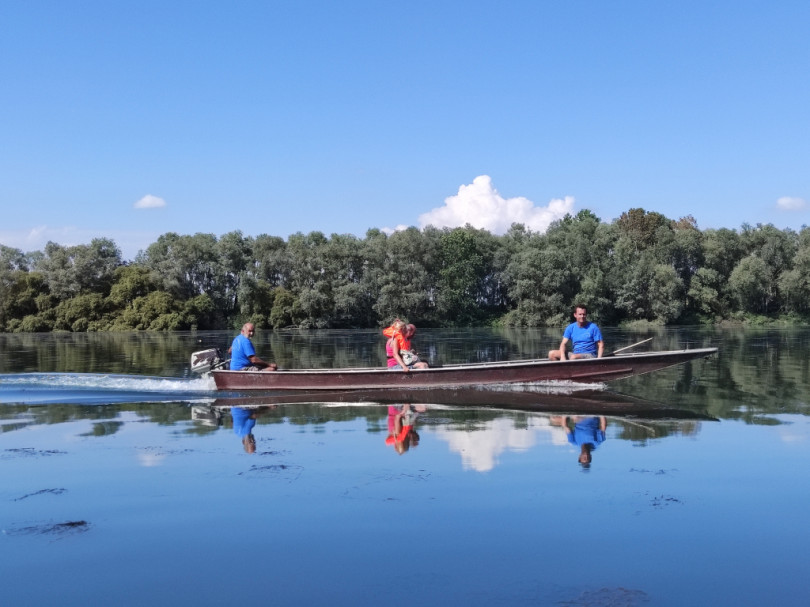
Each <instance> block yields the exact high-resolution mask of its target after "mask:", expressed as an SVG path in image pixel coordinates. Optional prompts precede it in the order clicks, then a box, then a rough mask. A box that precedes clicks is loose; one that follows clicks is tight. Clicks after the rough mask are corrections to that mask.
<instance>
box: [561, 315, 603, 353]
mask: <svg viewBox="0 0 810 607" xmlns="http://www.w3.org/2000/svg"><path fill="white" fill-rule="evenodd" d="M563 337H565V338H567V339H569V340H571V342H573V344H574V349H573V352H574V354H585V353H589V354H597V353H598V352H599V349H598V348H597V346H596V342H598V341H602V332H601V331H600V330H599V327H597V326H596V325H595V324H594V323H592V322H589V321H588V322H586V323H585V326H584V327H580V326H579V325H578V324H577V323H575V322H572V323H571V324H570V325H568V326H567V327H566V328H565V333H563Z"/></svg>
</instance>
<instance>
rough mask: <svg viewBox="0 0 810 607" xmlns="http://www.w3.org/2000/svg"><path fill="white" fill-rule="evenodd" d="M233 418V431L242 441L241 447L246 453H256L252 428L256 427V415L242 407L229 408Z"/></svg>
mask: <svg viewBox="0 0 810 607" xmlns="http://www.w3.org/2000/svg"><path fill="white" fill-rule="evenodd" d="M231 417H232V418H233V431H234V434H237V435H238V436H239V437H241V439H242V445H243V446H244V447H245V451H246V452H247V453H254V452H255V451H256V438H255V437H254V436H253V426H255V425H256V414H255V413H254V412H253V411H251V410H249V409H245V408H243V407H231Z"/></svg>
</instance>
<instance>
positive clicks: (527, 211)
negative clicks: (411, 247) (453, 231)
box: [419, 175, 574, 234]
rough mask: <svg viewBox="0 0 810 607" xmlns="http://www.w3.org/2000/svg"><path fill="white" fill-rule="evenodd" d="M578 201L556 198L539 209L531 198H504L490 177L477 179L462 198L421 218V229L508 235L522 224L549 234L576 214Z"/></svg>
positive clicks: (461, 190) (463, 189)
mask: <svg viewBox="0 0 810 607" xmlns="http://www.w3.org/2000/svg"><path fill="white" fill-rule="evenodd" d="M573 209H574V198H573V197H572V196H566V197H565V198H554V199H552V200H551V201H549V203H548V205H547V206H544V207H541V206H535V204H534V203H533V202H532V201H531V200H529V199H528V198H523V197H522V196H520V197H517V198H504V197H503V196H501V195H500V194H499V193H498V190H496V189H495V188H494V187H493V185H492V179H491V178H490V177H489V176H488V175H481V176H479V177H476V178H475V179H474V180H473V182H472V183H471V184H470V185H462V186H461V187H460V188H459V189H458V194H456V195H455V196H450V197H448V198H446V199H445V201H444V206H443V207H439V208H436V209H433V210H432V211H428V212H427V213H424V214H422V215H420V216H419V226H420V227H421V228H424V227H426V226H428V225H433V226H435V227H437V228H445V227H447V228H455V227H459V226H463V225H465V224H468V223H469V224H470V225H472V226H473V227H476V228H479V229H485V230H488V231H489V232H492V233H493V234H504V233H506V231H507V230H508V229H509V228H510V226H511V225H512V224H513V223H522V224H524V225H525V226H526V227H527V228H529V229H531V230H533V231H535V232H545V230H546V229H547V228H548V226H549V225H550V224H551V223H552V222H553V221H555V220H557V219H562V218H563V217H565V215H566V214H568V213H573Z"/></svg>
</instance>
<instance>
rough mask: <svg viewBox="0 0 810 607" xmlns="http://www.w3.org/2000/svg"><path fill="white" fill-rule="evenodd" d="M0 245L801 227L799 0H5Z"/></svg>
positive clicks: (809, 184) (807, 116)
mask: <svg viewBox="0 0 810 607" xmlns="http://www.w3.org/2000/svg"><path fill="white" fill-rule="evenodd" d="M0 27H1V28H2V30H0V82H1V83H2V86H0V116H2V123H1V124H2V128H0V205H2V220H1V221H0V243H2V244H4V245H6V246H12V247H15V248H20V249H22V250H24V251H32V250H41V249H42V248H43V247H44V245H45V243H46V242H47V241H48V240H52V241H54V242H59V243H60V244H64V245H73V244H79V243H87V242H89V241H90V240H91V239H92V238H94V237H99V236H105V237H109V238H113V239H114V240H115V241H116V243H118V245H119V246H120V247H121V249H122V251H123V254H124V257H125V258H127V259H131V258H132V257H133V256H134V255H135V253H137V251H138V250H139V249H141V248H145V247H146V246H147V245H148V244H150V243H151V242H154V240H155V239H156V238H157V237H158V236H159V235H160V234H163V233H166V232H170V231H173V232H178V233H181V234H193V233H196V232H206V233H213V234H216V235H218V236H219V235H222V234H224V233H226V232H230V231H232V230H241V231H242V233H243V234H245V235H252V236H255V235H258V234H262V233H265V234H272V235H276V236H281V237H284V238H286V237H287V236H289V235H290V234H292V233H295V232H299V231H301V232H305V233H306V232H310V231H313V230H319V231H322V232H324V233H326V234H327V235H328V234H332V233H351V234H356V235H358V236H361V237H362V236H363V235H364V234H365V232H366V230H367V229H369V228H373V227H376V228H387V229H393V228H396V227H398V226H409V225H414V226H418V227H422V226H424V225H426V224H427V223H432V224H434V225H448V226H452V225H463V224H464V223H465V222H470V223H472V224H473V225H477V226H479V227H483V228H487V229H490V230H491V231H493V232H496V233H499V232H501V231H503V229H505V227H504V226H506V227H508V225H509V224H510V223H511V221H521V222H523V223H526V224H528V225H530V226H532V227H533V228H534V229H537V230H542V229H544V228H545V226H546V225H547V224H548V222H549V221H551V220H553V219H554V218H556V217H558V216H560V215H561V214H564V213H565V212H572V213H576V212H578V211H579V210H581V209H590V210H592V211H593V212H594V213H596V214H597V215H598V216H599V217H600V218H602V219H603V220H604V221H611V220H613V219H615V218H616V217H618V216H619V215H620V214H621V213H622V212H624V211H626V210H628V209H631V208H636V207H641V208H644V209H646V210H648V211H657V212H659V213H663V214H664V215H666V216H667V217H670V218H672V219H677V218H679V217H682V216H685V215H692V216H694V217H695V219H696V220H697V222H698V226H699V227H700V228H701V229H706V228H720V227H727V228H735V229H738V228H739V227H740V226H741V225H742V224H743V223H750V224H757V223H773V224H774V225H775V226H776V227H778V228H780V229H784V228H791V229H794V230H798V229H800V228H801V227H802V226H803V225H805V224H810V111H809V110H808V109H807V108H808V107H810V77H809V75H810V36H808V35H807V32H808V31H810V2H807V1H805V0H796V1H787V0H785V1H780V0H774V1H769V2H765V1H761V2H751V1H745V0H743V1H739V0H737V1H728V2H720V1H717V2H711V1H706V0H704V1H701V2H693V1H689V0H687V1H683V0H682V1H680V2H671V3H663V2H650V1H649V0H646V1H624V2H623V1H621V0H618V1H614V2H604V1H596V0H594V1H592V2H586V1H576V0H574V1H570V2H543V1H539V0H536V1H519V0H516V1H511V2H510V1H506V0H502V1H498V2H495V1H492V2H481V1H476V0H466V1H463V2H443V1H440V0H433V1H430V2H427V1H424V2H423V1H420V0H410V1H409V2H379V1H378V2H371V1H356V0H343V1H340V2H337V1H335V2H326V1H321V2H313V1H298V2H291V1H286V2H271V1H265V2H255V1H240V2H231V3H224V2H222V3H214V2H202V1H198V2H186V1H170V2H166V1H165V0H161V1H151V0H144V1H138V2H127V1H122V2H108V1H96V0H85V1H81V2H80V1H71V0H62V1H41V0H29V1H26V2H6V3H3V4H2V6H0Z"/></svg>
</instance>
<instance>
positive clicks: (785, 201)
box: [776, 196, 807, 211]
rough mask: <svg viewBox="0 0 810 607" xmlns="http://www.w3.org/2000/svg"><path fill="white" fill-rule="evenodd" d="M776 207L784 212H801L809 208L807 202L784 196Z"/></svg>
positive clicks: (777, 202)
mask: <svg viewBox="0 0 810 607" xmlns="http://www.w3.org/2000/svg"><path fill="white" fill-rule="evenodd" d="M776 206H777V207H779V208H780V209H781V210H783V211H801V210H802V209H804V208H806V207H807V201H806V200H805V199H804V198H797V197H795V196H782V197H781V198H780V199H779V200H777V201H776Z"/></svg>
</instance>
